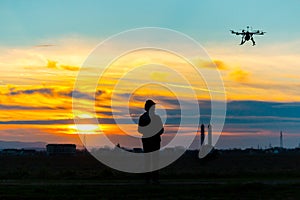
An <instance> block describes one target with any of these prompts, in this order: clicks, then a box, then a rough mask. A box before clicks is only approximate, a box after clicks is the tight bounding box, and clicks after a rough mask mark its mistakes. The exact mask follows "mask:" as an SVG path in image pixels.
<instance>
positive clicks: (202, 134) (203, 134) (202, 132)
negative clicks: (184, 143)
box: [200, 124, 205, 145]
mask: <svg viewBox="0 0 300 200" xmlns="http://www.w3.org/2000/svg"><path fill="white" fill-rule="evenodd" d="M200 138H201V143H200V144H201V145H202V144H203V142H204V138H205V126H204V124H201V135H200Z"/></svg>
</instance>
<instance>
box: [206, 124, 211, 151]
mask: <svg viewBox="0 0 300 200" xmlns="http://www.w3.org/2000/svg"><path fill="white" fill-rule="evenodd" d="M207 129H208V133H207V141H208V142H207V143H208V145H210V146H212V126H211V124H208V126H207Z"/></svg>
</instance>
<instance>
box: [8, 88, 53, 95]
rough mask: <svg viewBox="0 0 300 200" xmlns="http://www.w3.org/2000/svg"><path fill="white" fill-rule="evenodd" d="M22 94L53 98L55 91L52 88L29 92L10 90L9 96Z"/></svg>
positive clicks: (29, 90)
mask: <svg viewBox="0 0 300 200" xmlns="http://www.w3.org/2000/svg"><path fill="white" fill-rule="evenodd" d="M20 94H29V95H30V94H43V95H50V96H53V89H51V88H40V89H28V90H15V89H14V88H11V89H10V92H9V95H20Z"/></svg>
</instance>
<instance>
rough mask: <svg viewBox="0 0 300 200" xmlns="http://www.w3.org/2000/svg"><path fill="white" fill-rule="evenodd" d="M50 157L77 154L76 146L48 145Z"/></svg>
mask: <svg viewBox="0 0 300 200" xmlns="http://www.w3.org/2000/svg"><path fill="white" fill-rule="evenodd" d="M46 148H47V154H48V155H74V154H75V153H76V145H75V144H47V146H46Z"/></svg>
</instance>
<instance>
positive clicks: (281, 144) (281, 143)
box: [280, 131, 283, 148]
mask: <svg viewBox="0 0 300 200" xmlns="http://www.w3.org/2000/svg"><path fill="white" fill-rule="evenodd" d="M280 148H283V141H282V131H280Z"/></svg>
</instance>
